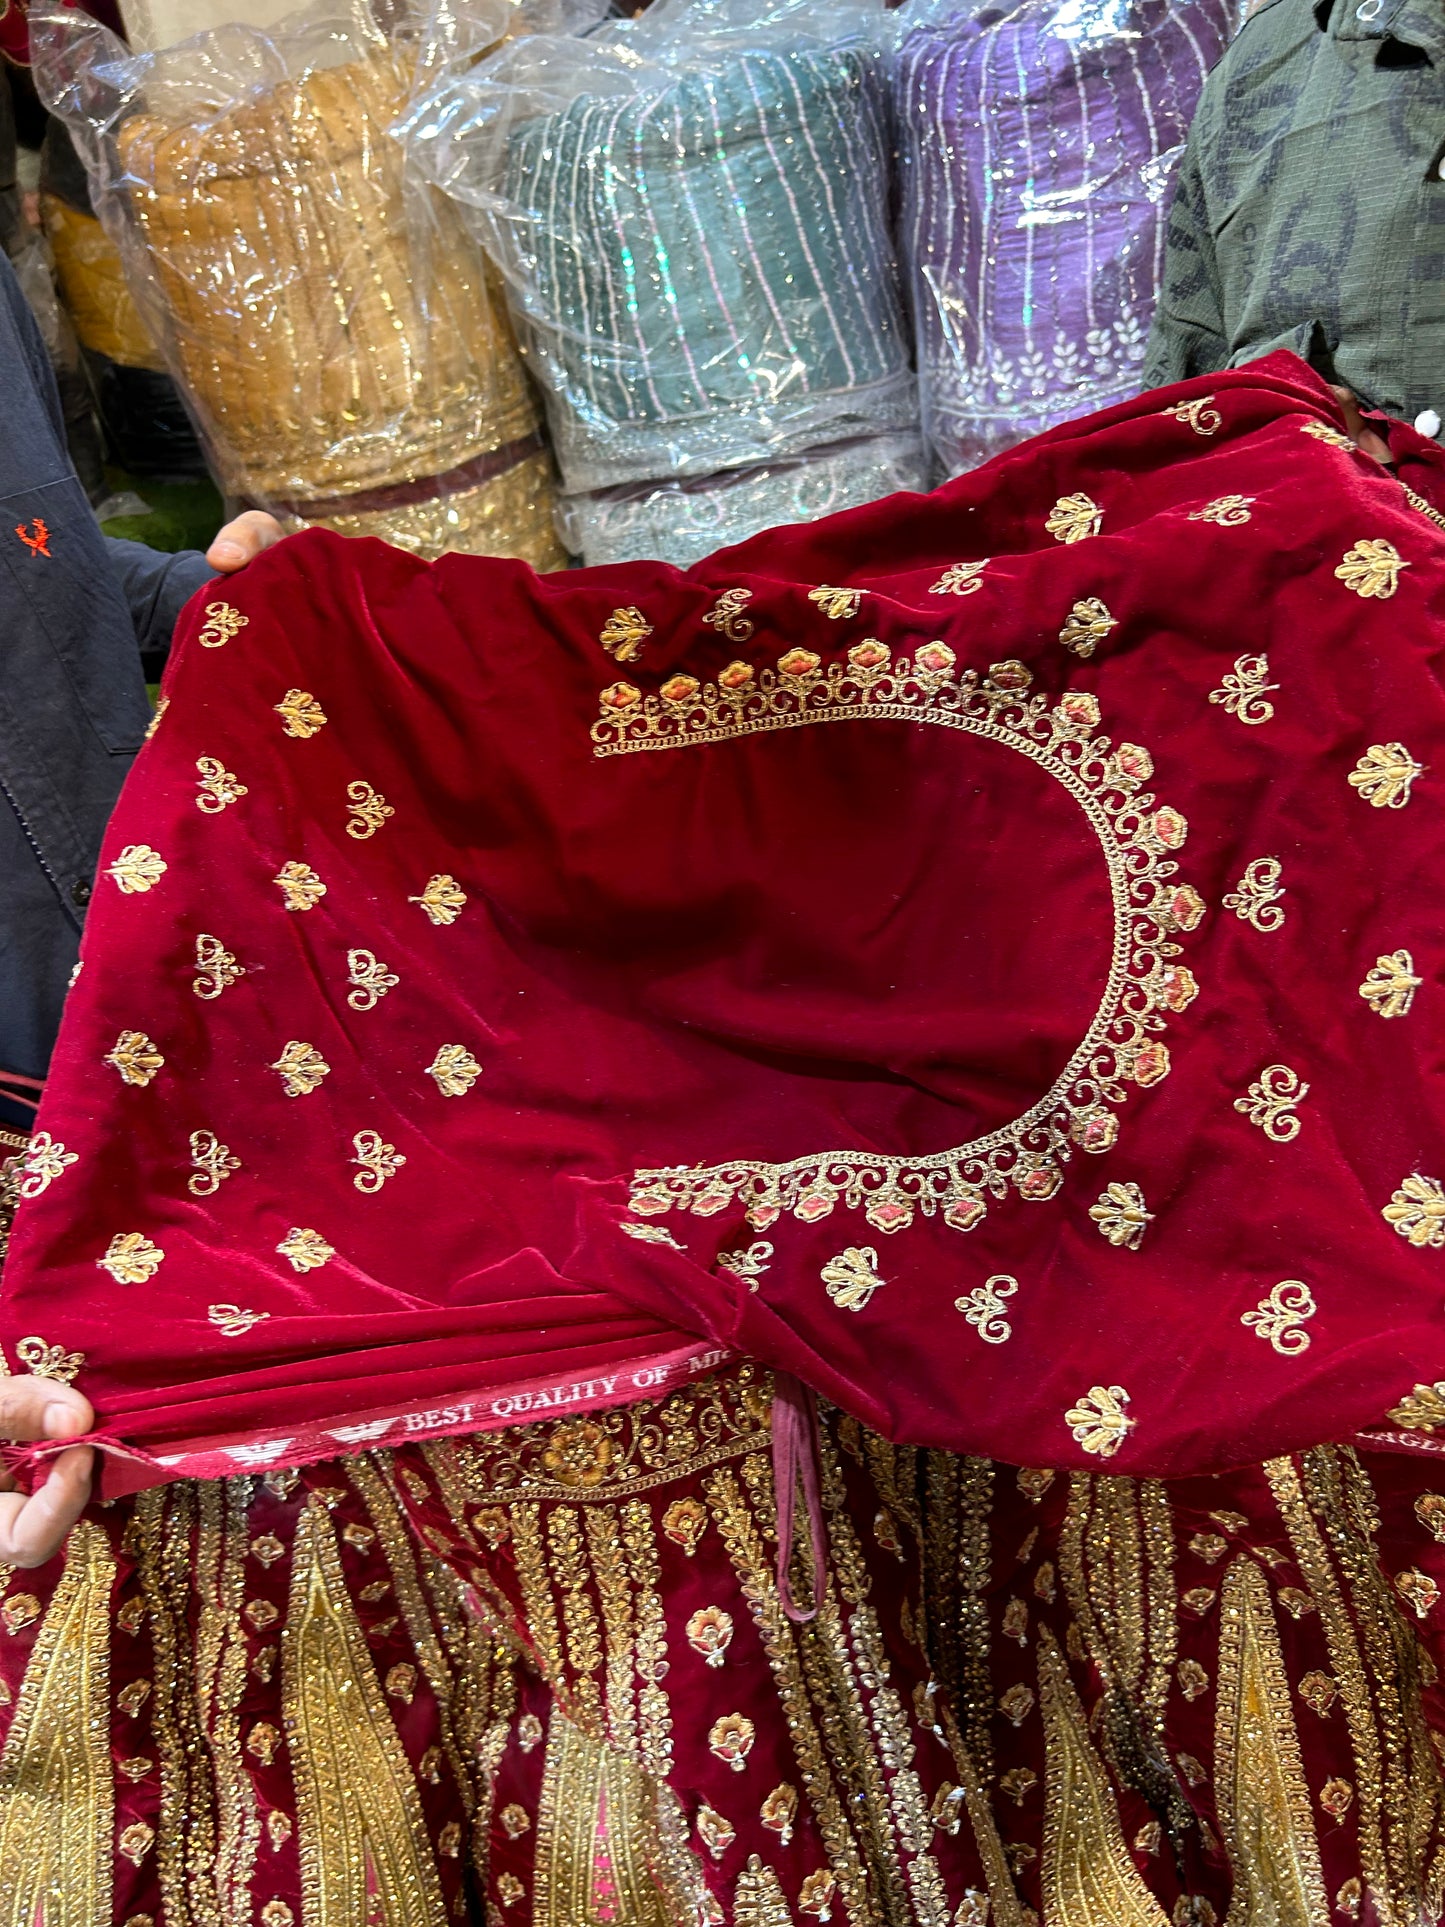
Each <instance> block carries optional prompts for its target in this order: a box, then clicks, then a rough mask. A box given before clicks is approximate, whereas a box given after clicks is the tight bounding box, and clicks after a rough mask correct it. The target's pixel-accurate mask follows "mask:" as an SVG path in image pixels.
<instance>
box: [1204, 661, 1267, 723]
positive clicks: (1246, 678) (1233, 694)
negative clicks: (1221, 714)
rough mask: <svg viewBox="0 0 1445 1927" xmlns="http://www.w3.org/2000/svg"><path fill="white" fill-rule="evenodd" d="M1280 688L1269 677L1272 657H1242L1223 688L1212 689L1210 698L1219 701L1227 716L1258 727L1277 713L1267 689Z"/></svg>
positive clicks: (1221, 683)
mask: <svg viewBox="0 0 1445 1927" xmlns="http://www.w3.org/2000/svg"><path fill="white" fill-rule="evenodd" d="M1278 688H1279V684H1278V683H1277V682H1270V680H1269V657H1268V656H1239V657H1237V658H1236V659H1235V664H1234V668H1233V669H1232V670H1230V671H1229V672H1228V674H1226V675H1225V676H1224V677H1223V679H1222V680H1221V682H1220V686H1219V688H1218V689H1211V690H1210V692H1209V700H1210V702H1212V703H1218V704H1219V706H1220V708H1221V709H1223V710H1224V711H1225V713H1226V714H1227V715H1230V716H1237V717H1238V718H1239V720H1240V721H1241V722H1242V723H1248V724H1249V725H1250V726H1251V727H1256V726H1258V724H1260V723H1267V722H1268V721H1269V719H1270V717H1271V716H1272V715H1273V714H1274V704H1273V703H1267V702H1266V701H1265V700H1264V699H1265V695H1266V693H1267V692H1269V691H1270V690H1277V689H1278Z"/></svg>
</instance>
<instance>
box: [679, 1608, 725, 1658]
mask: <svg viewBox="0 0 1445 1927" xmlns="http://www.w3.org/2000/svg"><path fill="white" fill-rule="evenodd" d="M686 1630H687V1643H688V1645H689V1646H691V1647H692V1648H693V1650H694V1652H699V1653H701V1654H702V1655H703V1663H704V1664H705V1665H707V1666H721V1665H722V1663H723V1661H724V1660H725V1659H726V1658H727V1651H728V1647H729V1646H731V1644H732V1640H733V1621H732V1614H731V1613H726V1612H724V1611H723V1609H722V1607H721V1606H700V1607H699V1608H698V1610H697V1611H696V1612H695V1613H694V1614H693V1615H692V1617H691V1619H689V1620H688V1622H687V1628H686Z"/></svg>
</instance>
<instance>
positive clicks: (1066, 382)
mask: <svg viewBox="0 0 1445 1927" xmlns="http://www.w3.org/2000/svg"><path fill="white" fill-rule="evenodd" d="M909 13H916V15H917V16H918V24H917V25H916V26H915V27H914V28H913V30H912V31H911V32H908V33H907V34H906V37H905V39H904V42H903V47H902V51H901V55H900V58H899V61H898V64H897V68H896V74H895V81H894V86H895V89H896V98H897V103H898V123H899V141H900V151H901V158H902V172H903V206H902V244H903V260H904V269H905V275H906V281H907V287H908V292H909V296H910V299H911V301H912V305H913V313H914V324H915V327H916V330H917V341H918V368H919V376H920V382H921V386H922V393H923V420H924V428H925V432H926V433H927V435H928V437H929V439H930V441H931V443H932V445H933V450H934V453H935V455H936V457H937V458H938V460H939V462H940V463H941V464H942V466H943V467H944V468H945V469H946V470H947V471H948V473H950V474H958V473H959V472H960V471H961V470H963V469H966V468H973V467H975V466H976V465H977V464H978V463H979V462H982V461H985V460H987V458H988V457H989V456H990V455H994V454H996V453H997V452H998V451H999V449H1001V448H1007V447H1009V446H1010V445H1011V444H1012V443H1014V442H1018V441H1022V440H1023V439H1024V438H1025V437H1026V436H1028V435H1033V434H1035V433H1037V432H1038V431H1039V430H1040V429H1043V428H1048V427H1051V426H1052V425H1053V424H1054V423H1056V422H1060V421H1067V420H1068V419H1070V418H1071V417H1072V416H1075V415H1083V414H1087V413H1088V412H1089V411H1090V410H1092V409H1095V408H1102V407H1106V406H1107V405H1108V404H1109V403H1110V402H1113V401H1118V400H1121V399H1122V398H1124V397H1126V396H1128V395H1132V394H1134V393H1136V392H1137V390H1138V387H1139V380H1138V371H1139V366H1140V363H1141V362H1142V360H1143V355H1144V343H1145V337H1146V336H1147V335H1148V332H1149V322H1150V318H1151V316H1152V314H1153V310H1154V302H1155V298H1156V294H1157V290H1158V284H1159V271H1160V265H1161V258H1162V254H1163V246H1164V226H1165V221H1166V218H1167V215H1168V202H1169V194H1170V189H1171V186H1172V182H1173V175H1174V168H1175V164H1176V162H1177V160H1178V157H1179V152H1180V148H1181V146H1182V144H1183V141H1184V137H1185V135H1186V133H1187V132H1188V130H1189V123H1190V120H1191V119H1192V117H1193V114H1194V108H1195V103H1196V102H1197V100H1198V98H1199V92H1200V89H1201V87H1202V86H1203V84H1204V77H1205V75H1206V74H1207V73H1208V71H1209V69H1210V68H1211V67H1212V66H1213V64H1214V62H1215V61H1216V60H1217V59H1218V58H1219V56H1220V54H1221V53H1222V52H1223V51H1224V47H1225V45H1226V43H1227V41H1228V40H1229V38H1230V35H1231V32H1232V31H1233V28H1234V26H1235V24H1236V20H1237V8H1236V6H1235V5H1234V4H1231V0H1023V4H1022V5H1020V6H1017V7H1015V8H1014V9H1013V10H1012V11H1011V12H1007V13H1005V12H1002V11H1000V10H999V9H998V8H996V7H990V8H985V10H984V11H983V12H981V13H969V12H967V11H964V10H961V9H958V8H956V7H955V8H952V9H949V8H946V7H944V6H941V5H930V4H927V0H925V4H924V5H921V6H916V7H910V8H909V9H908V10H907V12H906V13H905V14H904V16H903V19H904V21H905V22H906V21H907V19H908V14H909Z"/></svg>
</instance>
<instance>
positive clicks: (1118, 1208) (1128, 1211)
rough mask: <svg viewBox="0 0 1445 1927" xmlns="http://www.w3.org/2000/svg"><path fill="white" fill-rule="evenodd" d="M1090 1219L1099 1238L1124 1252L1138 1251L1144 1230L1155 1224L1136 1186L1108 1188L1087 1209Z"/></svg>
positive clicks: (1115, 1185) (1113, 1186)
mask: <svg viewBox="0 0 1445 1927" xmlns="http://www.w3.org/2000/svg"><path fill="white" fill-rule="evenodd" d="M1089 1216H1090V1217H1091V1218H1092V1219H1093V1220H1094V1223H1095V1224H1096V1225H1097V1226H1098V1227H1099V1232H1100V1235H1101V1236H1103V1237H1105V1238H1107V1239H1108V1241H1109V1243H1110V1244H1111V1245H1116V1246H1121V1247H1123V1249H1125V1250H1127V1251H1137V1250H1138V1249H1139V1247H1140V1245H1141V1244H1142V1243H1143V1241H1144V1227H1145V1226H1146V1225H1151V1224H1153V1222H1154V1213H1153V1212H1152V1211H1146V1210H1145V1209H1144V1193H1143V1192H1142V1191H1141V1190H1140V1189H1139V1187H1138V1185H1137V1184H1111V1185H1110V1186H1109V1187H1108V1188H1107V1190H1105V1191H1104V1192H1102V1193H1101V1195H1100V1197H1099V1201H1098V1203H1097V1204H1091V1205H1090V1206H1089Z"/></svg>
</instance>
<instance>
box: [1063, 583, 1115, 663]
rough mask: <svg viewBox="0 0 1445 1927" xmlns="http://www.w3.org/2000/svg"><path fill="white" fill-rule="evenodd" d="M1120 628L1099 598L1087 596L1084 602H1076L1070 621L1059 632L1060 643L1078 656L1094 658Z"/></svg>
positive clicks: (1069, 616)
mask: <svg viewBox="0 0 1445 1927" xmlns="http://www.w3.org/2000/svg"><path fill="white" fill-rule="evenodd" d="M1118 626H1119V624H1118V622H1117V621H1116V620H1115V618H1114V617H1113V616H1111V615H1110V614H1109V611H1108V608H1107V606H1106V605H1105V604H1104V603H1103V602H1101V601H1100V600H1099V598H1098V596H1096V595H1091V596H1085V597H1084V599H1083V601H1082V602H1076V603H1075V604H1074V606H1073V608H1072V609H1070V611H1069V614H1068V619H1067V620H1066V622H1065V623H1064V626H1063V628H1062V629H1060V631H1059V641H1060V642H1061V643H1062V644H1063V645H1064V647H1065V648H1066V649H1072V650H1073V652H1074V654H1075V655H1076V656H1084V657H1088V656H1092V655H1093V653H1094V651H1095V649H1097V648H1098V646H1099V644H1100V643H1101V642H1104V641H1106V640H1107V639H1108V637H1109V635H1110V634H1111V632H1112V631H1113V630H1115V629H1117V628H1118Z"/></svg>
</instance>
